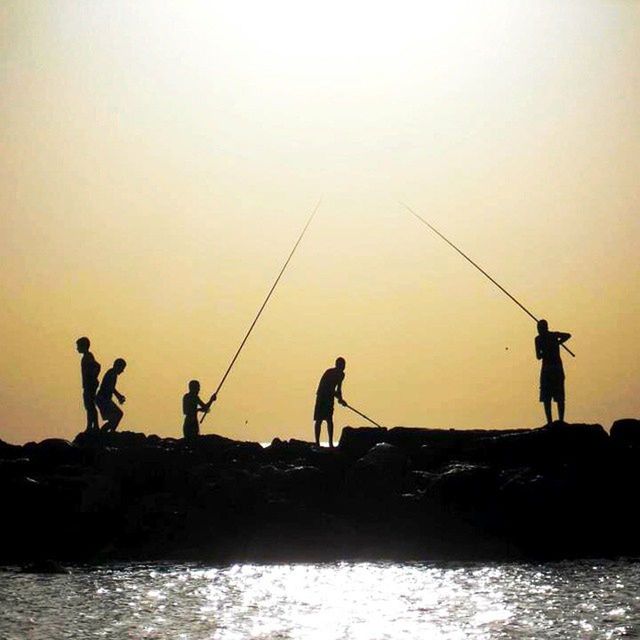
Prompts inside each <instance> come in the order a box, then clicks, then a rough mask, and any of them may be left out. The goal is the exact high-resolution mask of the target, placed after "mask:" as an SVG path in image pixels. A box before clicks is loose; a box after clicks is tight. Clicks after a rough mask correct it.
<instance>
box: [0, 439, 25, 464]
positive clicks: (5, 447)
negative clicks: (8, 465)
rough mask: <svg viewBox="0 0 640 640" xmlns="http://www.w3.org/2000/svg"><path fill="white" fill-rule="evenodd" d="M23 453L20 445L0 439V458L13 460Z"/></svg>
mask: <svg viewBox="0 0 640 640" xmlns="http://www.w3.org/2000/svg"><path fill="white" fill-rule="evenodd" d="M23 455H24V453H22V447H21V446H19V445H17V444H9V443H8V442H5V441H4V440H0V460H13V459H15V458H21V457H22V456H23Z"/></svg>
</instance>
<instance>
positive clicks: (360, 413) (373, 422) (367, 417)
mask: <svg viewBox="0 0 640 640" xmlns="http://www.w3.org/2000/svg"><path fill="white" fill-rule="evenodd" d="M344 406H345V407H346V408H347V409H351V411H353V412H354V413H357V414H358V415H359V416H361V417H362V418H364V419H365V420H368V421H369V422H370V423H371V424H375V425H376V427H380V428H382V425H379V424H378V423H377V422H376V421H375V420H372V419H371V418H370V417H369V416H365V415H364V413H362V412H361V411H358V410H357V409H354V408H353V407H352V406H351V405H350V404H347V403H346V402H345V403H344Z"/></svg>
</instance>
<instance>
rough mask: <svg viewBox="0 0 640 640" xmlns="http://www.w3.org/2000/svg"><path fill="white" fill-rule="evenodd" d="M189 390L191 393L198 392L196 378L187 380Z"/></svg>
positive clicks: (198, 385) (198, 383) (198, 386)
mask: <svg viewBox="0 0 640 640" xmlns="http://www.w3.org/2000/svg"><path fill="white" fill-rule="evenodd" d="M189 391H190V392H191V393H200V382H199V381H198V380H191V381H190V382H189Z"/></svg>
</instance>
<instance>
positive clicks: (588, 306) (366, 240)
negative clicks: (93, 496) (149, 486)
mask: <svg viewBox="0 0 640 640" xmlns="http://www.w3.org/2000/svg"><path fill="white" fill-rule="evenodd" d="M134 5H135V6H134ZM480 5H481V6H480ZM185 7H186V5H185V3H183V2H174V3H171V2H166V3H159V2H140V3H129V2H83V3H76V2H56V3H53V2H52V3H35V2H33V3H32V2H6V3H3V4H2V7H1V8H0V29H1V31H0V36H1V37H0V47H1V49H0V51H1V53H0V83H1V84H0V87H1V89H0V90H1V102H0V144H1V148H2V153H1V154H0V210H1V212H2V218H1V222H0V234H1V236H0V251H1V255H2V272H1V276H0V278H1V291H0V296H1V297H0V335H1V336H2V356H1V360H0V438H2V439H4V440H8V441H11V442H23V441H26V440H30V439H42V438H44V437H49V436H56V437H67V438H71V437H73V436H74V434H75V433H76V432H77V431H78V430H80V428H81V427H83V425H84V413H83V409H82V401H81V392H80V374H79V357H78V354H77V353H76V352H75V344H74V342H75V339H76V338H77V337H79V336H80V335H84V334H86V335H88V336H89V337H90V338H91V339H92V342H93V351H94V353H95V355H96V357H97V359H98V360H99V361H100V362H101V363H102V365H103V372H104V371H106V369H107V368H108V366H109V365H110V364H111V362H112V361H113V359H114V358H116V357H119V356H122V357H124V358H126V359H127V361H128V363H129V367H128V369H127V370H126V372H125V373H124V374H123V376H122V377H121V383H120V385H119V386H120V390H121V391H122V392H123V393H124V394H125V395H126V396H127V403H126V404H125V407H124V409H125V418H124V421H123V423H122V425H121V429H134V430H142V431H145V432H148V433H149V432H156V433H159V434H161V435H181V425H182V416H181V397H182V394H183V393H184V392H185V387H186V383H187V381H188V380H189V379H191V378H194V377H195V378H199V379H200V380H201V382H202V385H203V393H204V394H207V393H210V392H211V391H212V390H213V388H214V387H215V386H216V385H217V383H218V381H219V379H220V377H221V375H222V373H223V372H224V370H225V368H226V366H227V364H228V361H229V359H230V357H231V356H232V355H233V353H234V351H235V349H236V348H237V345H238V343H239V341H240V340H241V338H242V336H243V334H244V332H245V330H246V328H247V326H248V324H249V322H250V321H251V319H252V318H253V315H254V314H255V312H256V310H257V308H258V306H259V304H260V303H261V302H262V299H263V297H264V295H265V293H266V291H267V290H268V288H269V286H270V285H271V282H272V281H273V278H274V277H275V274H276V273H277V271H278V269H279V268H280V266H281V264H282V261H283V259H284V257H285V256H286V254H287V253H288V251H289V250H290V248H291V246H292V244H293V242H294V241H295V238H296V236H297V234H298V233H299V231H300V229H301V227H302V225H303V224H304V221H305V219H306V217H307V216H308V214H309V212H310V210H311V209H312V207H313V205H314V204H315V202H316V201H317V199H318V198H319V196H320V195H321V194H324V201H323V205H322V207H321V209H320V211H319V213H318V216H317V218H316V220H315V222H314V224H313V226H312V227H311V228H310V230H309V233H308V235H307V237H306V238H305V240H304V242H303V244H302V245H301V246H300V250H299V253H298V254H297V255H296V257H295V258H294V261H293V262H292V264H291V268H290V271H288V272H287V274H286V276H285V277H284V279H283V280H282V282H281V285H280V287H279V289H278V290H277V292H276V294H275V295H274V297H273V299H272V301H271V303H270V306H269V307H268V308H267V310H266V312H265V315H264V316H263V319H262V320H261V322H260V324H259V325H258V327H257V329H256V330H255V332H254V334H253V335H252V337H251V339H250V342H249V343H248V345H247V347H246V349H245V351H244V352H243V354H242V356H241V358H240V360H239V361H238V363H237V366H236V368H235V369H234V370H233V372H232V373H231V375H230V377H229V379H228V380H227V383H226V385H225V387H224V389H223V392H222V394H221V396H220V401H219V403H218V404H217V405H216V406H215V409H214V413H213V414H212V416H210V417H209V418H208V420H207V421H206V422H205V424H204V426H205V429H204V432H217V433H221V434H223V435H226V436H230V437H240V438H245V439H255V440H269V439H271V438H272V437H273V436H275V435H278V436H280V437H300V438H305V439H310V438H312V424H311V412H312V409H313V402H314V393H315V387H316V385H317V381H318V378H319V376H320V375H321V373H322V372H323V371H324V369H325V368H326V367H328V366H330V365H331V364H332V362H333V360H334V358H335V357H336V356H337V355H343V356H344V357H345V358H346V359H347V377H346V381H345V397H346V398H347V400H349V401H350V402H352V404H353V405H354V406H356V407H360V408H361V409H362V410H364V411H365V412H366V413H369V414H370V415H371V416H372V417H374V418H376V419H378V420H379V421H381V422H383V423H384V424H387V425H390V426H391V425H399V424H402V425H421V426H434V427H461V428H470V427H512V426H521V427H525V426H535V425H539V424H541V423H542V416H543V412H542V407H541V405H540V404H539V403H538V399H537V393H538V390H537V380H538V369H539V365H538V363H537V361H536V360H535V355H534V349H533V338H534V335H535V325H534V324H533V322H531V321H530V320H529V319H528V318H527V317H526V316H525V315H524V314H523V313H522V312H521V311H520V310H519V309H517V307H515V305H513V304H512V303H511V302H509V301H508V300H507V299H506V298H505V297H504V296H503V295H502V294H501V293H500V292H498V291H497V290H496V289H495V288H493V286H492V285H491V284H490V283H488V282H487V281H486V280H484V279H483V278H482V276H480V275H479V274H478V273H477V272H475V271H474V270H472V269H471V267H470V266H469V265H468V264H467V263H465V262H464V261H463V260H462V259H461V258H460V257H459V256H457V255H456V254H455V253H454V252H453V251H452V250H451V249H449V248H448V247H446V245H444V243H442V242H441V241H440V240H438V239H437V238H435V237H434V236H432V235H431V234H429V232H428V231H427V230H426V229H425V228H424V227H422V226H420V225H419V223H417V221H416V220H415V219H413V218H411V217H410V216H409V215H408V214H407V213H406V212H405V211H403V210H402V209H401V208H400V207H399V206H398V204H397V201H398V199H402V200H405V201H407V202H408V203H409V204H411V206H413V207H414V208H416V209H417V210H418V211H419V212H421V213H422V214H423V215H425V216H427V217H429V218H430V219H431V220H432V222H433V223H434V224H436V225H437V226H439V227H440V228H441V230H442V231H443V232H444V233H446V234H448V235H449V236H450V237H451V238H452V239H453V240H454V241H455V242H458V243H459V244H460V245H461V247H463V248H464V249H465V250H466V251H467V252H468V253H469V254H470V255H471V256H472V257H474V258H476V259H477V260H478V261H479V262H480V264H482V265H483V266H484V267H485V268H486V269H487V270H488V271H489V272H491V273H493V274H494V275H495V276H496V278H497V279H498V280H499V281H501V282H502V283H503V284H504V286H506V287H507V288H509V289H511V290H512V292H513V293H514V294H515V295H516V296H517V297H520V298H521V299H522V300H523V302H524V303H525V304H526V305H528V306H529V307H530V308H531V310H532V311H533V313H535V314H538V315H539V316H543V317H547V318H548V319H549V321H550V325H551V328H552V329H553V328H557V329H559V330H563V331H570V332H572V333H573V334H574V338H573V339H572V341H571V345H570V346H571V347H572V348H573V349H574V350H575V351H576V353H577V356H578V357H577V358H575V360H574V359H572V358H569V357H566V358H564V360H565V369H566V371H567V419H568V420H569V421H575V422H577V421H585V422H600V423H602V424H604V425H605V426H608V425H610V423H611V421H612V420H613V419H615V418H618V417H638V416H639V414H640V399H639V398H640V394H639V384H638V383H639V380H640V357H639V356H640V322H639V315H640V293H639V292H638V283H639V281H640V280H639V276H640V267H639V260H638V248H639V243H638V238H639V234H640V189H639V186H638V184H639V183H638V176H640V3H638V2H632V1H619V2H614V1H609V2H604V1H598V2H596V1H589V0H582V1H580V2H576V1H570V0H566V1H565V0H563V1H562V2H558V0H553V1H548V2H545V1H544V0H530V1H526V0H523V1H516V0H513V1H509V2H498V1H494V2H487V3H477V2H471V1H470V2H449V3H444V2H442V3H432V4H429V3H424V2H411V3H409V2H391V1H387V2H346V3H345V2H337V1H330V2H323V3H313V4H311V3H304V2H293V0H290V1H287V2H268V3H262V2H257V1H256V2H246V1H245V2H233V3H232V2H229V3H206V2H202V3H193V4H189V5H188V8H185ZM506 347H509V348H508V350H507V349H506ZM336 422H337V426H344V425H346V424H361V422H362V421H360V420H354V419H353V416H352V415H351V414H349V412H347V410H345V409H342V408H338V409H336Z"/></svg>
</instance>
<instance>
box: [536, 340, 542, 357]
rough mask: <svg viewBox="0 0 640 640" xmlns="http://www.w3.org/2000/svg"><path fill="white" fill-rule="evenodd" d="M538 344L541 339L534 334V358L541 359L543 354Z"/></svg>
mask: <svg viewBox="0 0 640 640" xmlns="http://www.w3.org/2000/svg"><path fill="white" fill-rule="evenodd" d="M540 344H541V340H540V338H539V337H538V336H536V339H535V346H536V358H538V360H542V356H543V353H542V347H541V346H540Z"/></svg>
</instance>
